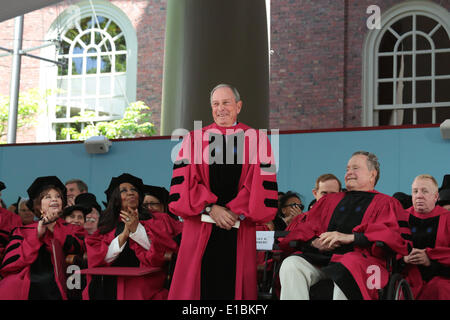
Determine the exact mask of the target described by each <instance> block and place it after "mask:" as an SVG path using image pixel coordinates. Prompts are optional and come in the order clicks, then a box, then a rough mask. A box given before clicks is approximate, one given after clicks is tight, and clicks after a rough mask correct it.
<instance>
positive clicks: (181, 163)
mask: <svg viewBox="0 0 450 320" xmlns="http://www.w3.org/2000/svg"><path fill="white" fill-rule="evenodd" d="M188 164H189V160H188V159H181V160H178V161H175V162H174V164H173V170H176V169H180V168H184V167H186V166H187V165H188Z"/></svg>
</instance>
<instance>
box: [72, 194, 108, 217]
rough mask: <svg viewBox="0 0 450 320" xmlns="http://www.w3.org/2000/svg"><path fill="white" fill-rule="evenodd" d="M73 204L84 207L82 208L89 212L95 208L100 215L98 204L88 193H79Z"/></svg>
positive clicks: (93, 196)
mask: <svg viewBox="0 0 450 320" xmlns="http://www.w3.org/2000/svg"><path fill="white" fill-rule="evenodd" d="M75 204H76V205H81V206H84V207H86V208H88V209H89V210H92V208H95V209H97V211H98V213H102V208H101V207H100V205H99V204H98V202H97V198H96V197H95V195H94V194H92V193H89V192H85V193H80V194H79V195H78V196H77V197H76V198H75Z"/></svg>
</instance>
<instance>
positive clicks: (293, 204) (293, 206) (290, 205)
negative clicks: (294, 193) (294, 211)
mask: <svg viewBox="0 0 450 320" xmlns="http://www.w3.org/2000/svg"><path fill="white" fill-rule="evenodd" d="M286 207H292V208H298V209H300V210H303V209H305V206H304V205H303V203H300V204H298V203H291V204H288V205H285V206H284V207H283V208H286Z"/></svg>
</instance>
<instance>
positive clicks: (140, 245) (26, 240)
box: [0, 173, 450, 299]
mask: <svg viewBox="0 0 450 320" xmlns="http://www.w3.org/2000/svg"><path fill="white" fill-rule="evenodd" d="M414 184H416V185H414ZM414 184H413V189H412V196H410V195H406V194H404V193H401V192H398V193H396V194H394V195H393V197H394V198H396V199H397V200H399V202H400V203H401V205H402V207H403V208H404V209H405V211H404V212H405V213H409V214H411V217H413V216H414V214H416V213H417V212H421V213H425V214H428V215H427V217H426V218H427V219H428V218H430V217H431V218H434V217H436V215H441V214H443V212H444V211H445V210H450V175H446V176H445V177H444V180H443V182H442V186H441V188H439V189H438V186H437V182H436V180H435V179H434V178H433V177H432V176H429V175H421V176H419V177H417V178H416V179H415V180H414ZM2 189H5V185H4V184H3V183H2V182H0V191H1V190H2ZM434 189H436V190H435V191H436V192H433V190H434ZM424 190H425V191H424ZM342 191H344V192H345V191H347V190H345V189H343V188H342V185H341V182H340V181H339V179H338V178H337V177H336V176H334V175H333V174H323V175H321V176H320V177H319V178H318V179H317V180H316V184H315V187H314V188H313V190H312V192H313V195H314V198H315V199H314V200H313V201H312V202H311V203H310V204H309V206H308V209H307V212H306V213H304V211H305V205H304V204H303V203H302V199H301V198H302V197H301V196H300V195H299V194H298V193H296V192H293V191H288V192H286V193H283V192H279V199H278V200H279V207H278V212H277V214H276V216H275V218H274V219H273V220H272V221H269V222H267V223H265V224H261V225H258V226H257V230H272V231H282V230H285V231H294V232H292V235H290V236H288V237H287V238H288V239H289V240H292V239H294V238H295V237H294V236H293V234H297V233H298V232H299V231H298V230H302V228H303V226H304V225H308V223H309V222H310V221H307V220H308V219H309V220H311V217H310V216H309V215H310V214H311V212H314V210H312V208H314V207H315V206H323V201H322V202H319V200H320V199H321V198H322V197H324V196H326V195H328V194H343V193H342ZM27 192H28V196H29V199H19V200H18V201H17V203H16V204H14V205H12V206H10V207H9V208H8V210H6V209H5V208H1V209H0V210H1V211H0V240H1V244H0V259H1V260H2V265H1V267H0V277H1V278H0V279H1V280H0V299H82V298H83V299H167V295H168V289H169V286H168V284H167V272H168V270H167V269H166V268H164V266H165V264H166V263H167V258H166V257H167V253H176V252H177V251H178V248H179V245H180V241H181V234H182V228H183V222H182V219H181V218H179V217H177V216H175V215H173V214H171V213H170V212H169V210H168V200H169V192H168V191H167V190H166V189H165V188H162V187H157V186H150V185H144V184H143V181H142V180H141V179H140V178H138V177H135V176H132V175H130V174H127V173H124V174H122V175H120V176H118V177H114V178H112V179H111V182H110V184H109V186H108V188H107V190H106V191H105V194H106V196H107V202H106V203H103V204H104V206H105V209H104V210H102V209H101V206H100V205H99V204H98V202H97V199H96V197H95V195H94V194H92V193H89V192H88V187H87V185H86V184H85V183H84V182H83V181H81V180H70V181H67V182H66V183H65V184H63V183H62V182H61V181H60V180H59V179H58V178H57V177H55V176H48V177H39V178H37V179H36V180H35V181H34V182H33V183H32V184H31V186H30V187H29V188H28V190H27ZM423 193H430V194H431V195H432V197H430V196H429V195H425V196H424V195H423ZM0 195H1V193H0ZM359 196H361V195H359ZM363 198H364V197H362V198H359V200H358V201H360V203H363V205H364V202H365V200H364V199H363ZM361 201H362V202H361ZM2 203H3V201H2ZM3 205H4V203H3ZM436 205H437V207H436ZM441 207H442V208H441ZM436 208H441V209H442V210H444V211H442V212H441V211H439V210H440V209H439V210H438V211H439V212H438V213H436V212H435V211H436ZM430 212H434V213H431V215H430ZM317 215H318V213H317ZM405 219H406V220H408V218H405ZM425 220H426V219H424V220H420V221H418V220H417V219H416V218H414V217H413V218H409V221H408V223H409V227H410V229H411V230H412V235H411V233H410V234H409V240H411V241H412V242H413V247H414V248H415V249H413V250H412V251H410V252H409V254H408V255H407V256H405V259H404V261H405V262H409V263H413V264H417V265H419V271H420V276H419V277H421V278H423V279H424V280H426V281H428V282H429V281H430V280H431V279H433V278H441V277H444V278H445V279H446V281H445V282H444V289H445V290H447V291H450V288H448V285H449V279H448V275H446V272H447V273H448V267H447V266H445V265H443V264H441V263H439V262H437V261H435V260H433V259H423V257H424V255H423V253H422V254H418V252H423V251H424V250H426V248H427V247H430V246H434V245H436V241H437V240H436V237H437V236H438V235H437V229H438V226H437V225H436V226H435V225H432V224H435V221H434V220H433V221H432V222H431V225H430V223H428V222H425ZM311 221H312V220H311ZM306 222H308V223H306ZM336 223H337V224H339V223H341V224H342V225H343V224H345V223H343V222H342V221H341V222H339V221H337V222H336ZM418 229H420V230H418ZM422 229H424V230H422ZM430 230H432V231H433V232H434V235H433V236H431V237H430V233H432V231H430ZM304 233H307V232H306V231H305V232H304ZM441 233H442V232H441ZM423 236H425V238H427V237H428V238H430V239H431V238H433V239H432V240H430V241H428V240H426V239H425V240H423V238H424V237H423ZM446 237H447V238H448V235H446ZM297 238H298V237H297ZM297 238H295V239H297ZM55 239H56V240H57V241H58V243H60V245H61V246H62V252H63V255H64V257H67V256H75V257H78V258H80V257H81V259H79V260H72V263H74V261H77V262H76V263H77V264H78V265H79V266H80V267H82V268H86V267H89V268H91V269H92V268H99V267H106V266H108V267H111V266H113V267H140V268H150V269H149V270H148V274H144V275H142V274H139V275H136V276H130V275H125V274H121V273H120V272H124V271H119V272H118V273H117V274H116V275H114V276H107V275H101V274H95V273H87V275H86V276H85V275H83V276H80V277H82V285H81V286H78V287H76V288H73V287H72V288H68V285H69V281H68V280H67V279H66V278H65V276H67V274H66V272H65V271H66V270H64V269H61V270H62V272H60V273H62V274H63V275H62V276H61V274H60V276H58V272H57V270H58V268H59V267H58V266H57V265H58V263H55V261H56V260H55V259H57V258H60V257H58V255H57V253H56V252H55V249H54V241H55ZM286 241H287V240H286V239H285V240H284V245H285V246H284V248H283V250H284V251H285V252H287V253H288V254H286V257H289V258H288V259H286V261H285V262H284V263H283V266H282V268H281V270H280V274H279V279H280V282H281V285H280V286H279V288H278V289H279V292H278V298H281V299H302V298H308V293H307V292H306V293H305V292H304V290H300V292H299V288H302V285H301V284H298V279H303V278H305V277H304V272H305V271H304V270H299V268H298V267H297V265H298V264H299V263H300V264H302V265H305V263H308V260H314V259H311V257H313V256H314V253H313V254H311V252H309V253H308V254H305V252H297V253H296V254H295V253H294V254H293V255H292V252H291V251H292V248H286ZM333 241H335V244H334V245H333ZM355 241H356V240H355ZM359 241H360V243H361V241H367V239H362V240H361V239H360V240H359ZM329 242H330V243H329V246H330V247H329V249H322V250H319V251H320V253H324V252H331V251H333V250H335V249H337V248H338V247H340V246H341V245H342V242H343V241H342V240H329ZM431 242H433V243H431ZM310 246H311V244H310ZM282 247H283V246H282ZM414 250H417V251H414ZM446 250H448V248H447V249H446ZM319 251H317V252H316V253H318V252H319ZM445 255H448V252H447V251H446V252H445ZM425 256H426V255H425ZM83 257H84V260H83ZM316 257H317V255H316ZM60 259H61V258H60ZM408 259H409V260H408ZM446 259H448V257H447V258H446ZM86 261H87V264H86ZM66 262H67V259H66ZM258 264H259V267H260V268H262V267H268V266H267V265H265V264H267V261H264V253H263V254H262V255H261V254H260V253H258ZM61 265H63V263H62V264H61ZM264 265H265V266H264ZM64 267H67V265H66V266H64ZM151 268H154V270H151ZM308 272H310V271H308ZM407 276H408V275H407ZM435 276H436V277H435ZM277 277H278V275H277ZM309 277H310V278H311V279H312V278H314V277H313V276H311V275H309ZM315 277H317V278H320V277H324V276H323V275H322V276H315ZM415 281H416V280H415V279H411V282H412V283H413V284H414V282H415ZM436 283H437V285H439V286H442V284H443V283H442V282H439V281H438V282H436ZM311 285H312V284H311V283H309V284H308V285H307V287H310V286H311ZM421 287H422V286H421ZM336 288H337V289H338V286H336ZM436 288H437V287H436V285H432V286H431V287H430V289H427V291H426V292H425V296H426V295H428V296H429V297H431V298H433V297H434V298H440V297H441V296H436V294H437V292H438V291H439V290H436ZM69 289H70V290H69ZM414 289H415V290H416V292H415V293H416V297H419V291H418V290H419V289H417V288H414ZM422 289H423V288H421V290H422ZM441 289H442V288H441ZM445 290H444V291H445ZM335 291H338V290H336V289H335ZM422 291H423V290H422ZM441 291H442V290H441ZM339 294H341V295H342V292H339V291H338V292H335V293H334V295H335V296H334V298H336V297H337V296H339ZM421 294H422V296H423V292H422V293H421ZM305 296H306V297H305ZM444 297H445V293H444ZM347 298H353V297H347ZM355 298H358V297H355ZM359 298H361V297H359ZM362 298H368V297H365V296H363V297H362Z"/></svg>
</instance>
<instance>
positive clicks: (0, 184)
mask: <svg viewBox="0 0 450 320" xmlns="http://www.w3.org/2000/svg"><path fill="white" fill-rule="evenodd" d="M4 189H6V186H5V184H4V183H3V181H0V191H2V190H4Z"/></svg>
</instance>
